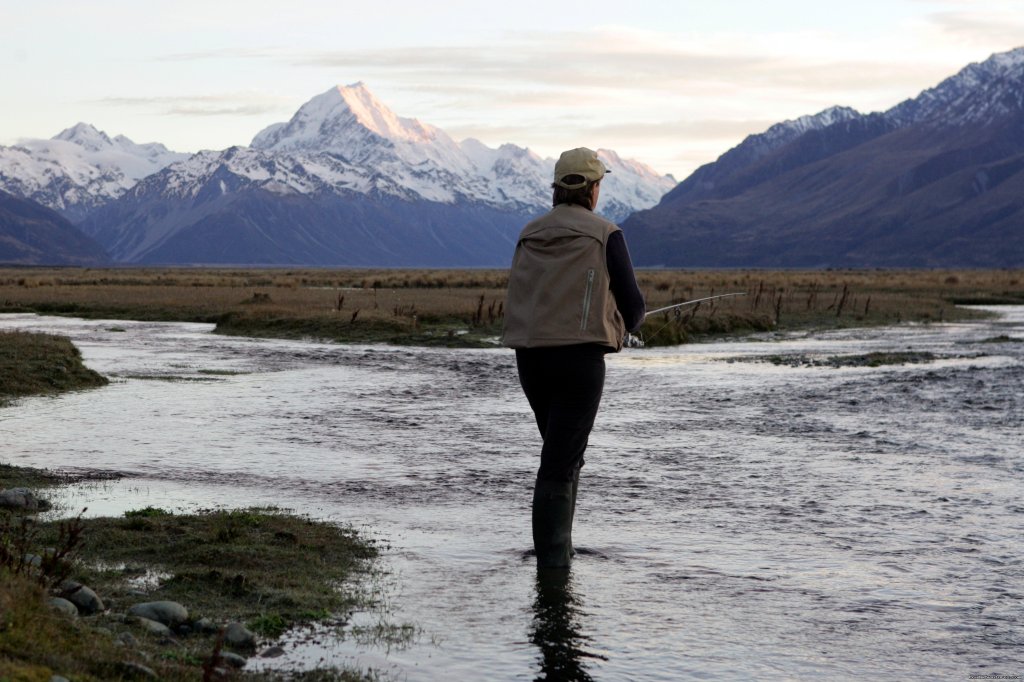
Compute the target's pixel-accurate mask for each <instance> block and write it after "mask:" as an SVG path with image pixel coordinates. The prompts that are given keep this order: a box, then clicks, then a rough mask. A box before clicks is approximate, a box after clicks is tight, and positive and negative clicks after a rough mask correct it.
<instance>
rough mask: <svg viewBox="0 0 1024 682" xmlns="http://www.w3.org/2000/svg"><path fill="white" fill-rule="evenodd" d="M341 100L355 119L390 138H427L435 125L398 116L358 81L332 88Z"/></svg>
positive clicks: (415, 140)
mask: <svg viewBox="0 0 1024 682" xmlns="http://www.w3.org/2000/svg"><path fill="white" fill-rule="evenodd" d="M331 92H332V93H333V92H336V93H337V94H338V96H339V97H340V98H341V101H342V102H343V103H344V105H345V106H347V107H348V110H349V112H351V113H352V115H353V116H354V117H355V119H356V121H357V122H358V123H359V124H360V125H362V126H363V127H364V128H366V129H367V130H370V131H372V132H374V133H377V134H378V135H380V136H381V137H385V138H388V139H390V140H404V141H407V142H421V143H426V142H430V141H431V140H432V139H433V138H434V137H435V135H436V132H437V129H436V128H433V127H431V126H425V125H423V124H422V123H420V122H419V121H418V120H416V119H414V118H401V117H399V116H397V115H396V114H395V113H394V112H393V111H391V109H389V108H388V107H386V106H385V105H384V104H383V103H382V102H381V101H380V100H379V99H377V98H376V97H374V96H373V93H371V92H370V91H369V90H367V89H366V86H365V85H363V83H362V82H361V81H360V82H359V83H356V84H355V85H350V86H347V87H343V86H338V87H337V88H336V89H335V90H333V91H331Z"/></svg>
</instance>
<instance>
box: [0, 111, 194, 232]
mask: <svg viewBox="0 0 1024 682" xmlns="http://www.w3.org/2000/svg"><path fill="white" fill-rule="evenodd" d="M188 157H189V155H188V154H181V153H176V152H172V151H169V150H168V149H167V148H166V147H164V146H163V145H162V144H157V143H150V144H136V143H134V142H132V141H131V140H129V139H128V138H127V137H124V136H123V135H118V136H117V137H114V138H113V139H111V138H110V137H108V136H107V134H106V133H104V132H102V131H99V130H97V129H96V128H94V127H93V126H91V125H89V124H87V123H79V124H78V125H75V126H73V127H71V128H68V129H66V130H63V131H61V132H60V133H59V134H58V135H56V136H55V137H53V138H52V139H49V140H26V141H24V142H21V143H20V144H18V145H14V146H10V147H3V146H0V189H3V190H6V191H7V192H10V193H11V194H14V195H16V196H20V197H23V198H26V199H31V200H33V201H36V202H38V203H40V204H43V205H44V206H47V207H49V208H52V209H54V210H56V211H57V212H59V213H61V214H62V215H63V216H64V217H66V218H68V219H70V220H71V221H72V222H75V221H77V220H80V219H81V218H83V217H84V216H85V215H86V214H87V213H88V212H89V211H91V210H93V209H94V208H96V207H98V206H101V205H103V204H105V203H107V202H109V201H111V200H113V199H116V198H117V197H119V196H121V195H122V194H124V192H125V191H127V190H128V189H129V188H131V187H132V186H134V185H135V183H136V182H138V181H139V180H140V179H142V178H144V177H146V176H147V175H150V174H151V173H155V172H156V171H159V170H160V169H162V168H165V167H166V166H168V165H170V164H172V163H174V162H176V161H181V160H184V159H187V158H188Z"/></svg>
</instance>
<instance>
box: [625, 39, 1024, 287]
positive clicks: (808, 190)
mask: <svg viewBox="0 0 1024 682" xmlns="http://www.w3.org/2000/svg"><path fill="white" fill-rule="evenodd" d="M1022 130H1024V48H1018V49H1015V50H1012V51H1010V52H1008V53H1003V54H998V55H993V56H992V57H990V58H989V59H988V60H985V61H984V62H981V63H977V64H971V65H968V66H967V67H965V68H963V69H961V70H960V71H959V72H958V73H957V74H955V75H953V76H951V77H949V78H947V79H944V80H943V81H942V82H940V83H939V84H938V85H936V86H935V87H933V88H929V89H927V90H925V91H923V92H922V93H921V94H920V95H919V96H918V97H917V98H911V99H908V100H904V101H903V102H901V103H899V104H897V105H896V106H894V107H892V108H890V109H889V110H887V111H885V112H874V113H870V114H858V115H857V116H855V117H848V118H846V119H845V120H838V121H835V122H833V123H831V124H829V125H826V126H823V127H820V128H817V129H813V130H808V131H806V132H804V133H802V134H801V135H799V136H797V137H795V138H793V139H791V140H789V141H786V142H785V143H784V144H782V145H779V146H777V147H775V148H774V149H772V150H770V151H769V152H768V153H766V154H761V155H760V156H758V157H757V158H756V159H755V160H753V161H748V162H746V163H736V162H734V160H735V159H737V158H742V155H741V154H738V153H737V150H736V149H733V150H729V151H728V152H726V153H725V154H723V155H722V156H721V157H720V158H719V160H718V161H716V162H715V163H713V164H708V165H707V166H705V167H702V169H699V170H698V172H697V173H695V174H694V176H691V178H695V176H696V178H695V179H693V180H691V178H687V179H686V180H684V181H683V182H682V183H680V184H679V185H678V186H677V187H676V188H675V189H674V190H672V191H670V192H668V193H667V194H666V195H665V196H664V197H662V199H661V201H660V202H659V203H658V204H657V205H656V206H655V207H653V208H651V209H648V210H642V211H639V212H637V213H635V214H633V215H632V216H630V218H628V219H627V220H626V221H625V222H624V223H623V229H625V230H627V232H628V234H629V235H630V246H631V249H632V250H633V253H634V258H635V260H636V261H637V262H638V263H639V264H641V265H649V266H653V265H664V266H669V267H693V266H700V267H957V266H959V265H966V266H971V267H1010V266H1019V265H1021V264H1022V263H1024V239H1022V238H1021V232H1022V230H1021V225H1024V199H1022V198H1021V197H1024V172H1021V170H1020V163H1021V154H1024V135H1022V134H1021V131H1022ZM748 140H749V138H748ZM746 143H747V141H744V143H741V145H740V147H742V146H743V144H746ZM748 156H749V155H748ZM718 164H721V165H718ZM698 174H699V175H698ZM708 177H710V178H713V179H714V182H713V183H709V182H704V183H703V184H702V183H699V182H697V180H701V179H702V178H708Z"/></svg>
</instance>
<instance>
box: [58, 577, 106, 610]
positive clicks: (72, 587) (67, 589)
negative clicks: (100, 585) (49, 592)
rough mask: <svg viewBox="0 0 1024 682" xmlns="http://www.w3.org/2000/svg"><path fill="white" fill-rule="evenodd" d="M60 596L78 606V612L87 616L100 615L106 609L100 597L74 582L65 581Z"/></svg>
mask: <svg viewBox="0 0 1024 682" xmlns="http://www.w3.org/2000/svg"><path fill="white" fill-rule="evenodd" d="M60 596H62V597H64V598H65V599H67V600H68V601H69V602H71V603H72V604H74V605H75V606H77V607H78V611H79V612H80V613H83V614H85V615H89V614H93V613H99V612H100V611H103V610H104V609H105V608H106V607H105V606H104V605H103V600H102V599H100V597H99V595H97V594H96V593H95V592H93V591H92V590H90V589H89V588H88V587H86V586H85V585H83V584H82V583H77V582H75V581H74V580H65V581H64V582H63V583H61V586H60Z"/></svg>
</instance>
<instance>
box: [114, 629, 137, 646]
mask: <svg viewBox="0 0 1024 682" xmlns="http://www.w3.org/2000/svg"><path fill="white" fill-rule="evenodd" d="M117 641H118V642H120V643H121V644H124V645H125V646H126V647H136V646H138V645H139V640H138V639H136V638H135V635H133V634H132V633H130V632H122V633H121V634H119V635H118V636H117Z"/></svg>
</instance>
